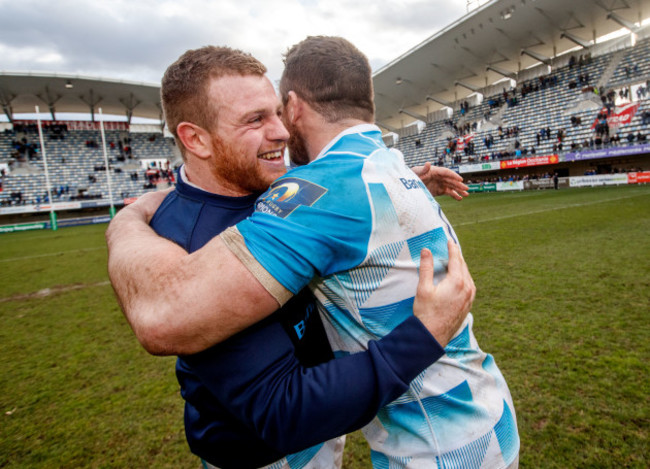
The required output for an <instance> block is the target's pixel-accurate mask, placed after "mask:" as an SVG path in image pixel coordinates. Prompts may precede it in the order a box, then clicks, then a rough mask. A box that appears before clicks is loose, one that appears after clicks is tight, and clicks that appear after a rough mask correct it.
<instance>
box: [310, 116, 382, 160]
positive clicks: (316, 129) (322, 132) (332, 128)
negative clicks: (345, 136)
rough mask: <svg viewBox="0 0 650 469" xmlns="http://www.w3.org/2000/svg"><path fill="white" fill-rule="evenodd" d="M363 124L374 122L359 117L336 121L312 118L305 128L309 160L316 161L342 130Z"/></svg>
mask: <svg viewBox="0 0 650 469" xmlns="http://www.w3.org/2000/svg"><path fill="white" fill-rule="evenodd" d="M319 117H320V116H319ZM361 124H372V123H371V122H365V121H362V120H359V119H343V120H340V121H337V122H334V123H330V122H327V121H325V120H324V119H322V118H314V119H313V120H310V121H309V123H308V125H307V126H306V128H305V140H306V144H307V152H308V154H309V160H310V161H314V160H315V159H316V157H317V156H318V155H320V153H321V151H323V149H324V148H325V147H326V146H327V145H328V144H329V143H330V142H331V141H332V140H333V139H334V138H336V136H337V135H339V134H340V133H341V132H343V131H344V130H347V129H349V128H351V127H354V126H357V125H361Z"/></svg>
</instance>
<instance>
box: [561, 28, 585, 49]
mask: <svg viewBox="0 0 650 469" xmlns="http://www.w3.org/2000/svg"><path fill="white" fill-rule="evenodd" d="M560 38H567V39H568V40H569V41H571V42H573V43H574V44H577V45H579V46H580V47H582V48H583V49H588V48H589V46H591V44H589V41H585V40H584V39H582V38H579V37H578V36H576V35H575V34H571V33H569V32H566V31H564V32H563V33H562V34H560Z"/></svg>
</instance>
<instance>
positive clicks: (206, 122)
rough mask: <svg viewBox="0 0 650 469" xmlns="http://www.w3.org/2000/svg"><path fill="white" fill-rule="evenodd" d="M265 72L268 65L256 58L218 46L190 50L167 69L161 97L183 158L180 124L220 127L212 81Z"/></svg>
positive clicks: (260, 74)
mask: <svg viewBox="0 0 650 469" xmlns="http://www.w3.org/2000/svg"><path fill="white" fill-rule="evenodd" d="M265 73H266V67H265V66H264V64H262V63H261V62H260V61H259V60H257V59H256V58H255V57H253V56H252V55H250V54H247V53H244V52H242V51H240V50H237V49H231V48H229V47H216V46H205V47H202V48H200V49H193V50H188V51H187V52H185V53H184V54H183V55H181V56H180V57H179V58H178V60H176V62H174V63H173V64H171V65H170V66H169V67H168V68H167V70H166V71H165V75H164V76H163V78H162V86H161V88H160V97H161V101H162V106H163V112H164V113H165V120H166V121H167V126H168V127H169V130H170V131H171V133H172V134H173V135H174V137H176V141H177V142H178V145H179V148H180V149H181V152H182V153H183V157H185V156H184V154H185V151H184V150H185V147H184V146H183V144H182V142H181V141H180V140H179V139H178V134H177V132H176V128H177V127H178V124H180V123H181V122H184V121H186V122H192V123H193V124H196V125H198V126H200V127H202V128H204V129H206V130H211V129H213V128H214V126H215V125H216V122H217V109H216V107H215V106H211V105H210V102H209V100H208V89H209V86H210V80H211V79H214V78H220V77H223V76H227V75H242V76H245V75H258V76H263V75H264V74H265Z"/></svg>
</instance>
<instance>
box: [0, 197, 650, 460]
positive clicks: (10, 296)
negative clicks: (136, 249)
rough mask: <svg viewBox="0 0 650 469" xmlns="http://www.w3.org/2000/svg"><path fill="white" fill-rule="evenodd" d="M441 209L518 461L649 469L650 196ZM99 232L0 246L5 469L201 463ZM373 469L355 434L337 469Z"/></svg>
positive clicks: (166, 366)
mask: <svg viewBox="0 0 650 469" xmlns="http://www.w3.org/2000/svg"><path fill="white" fill-rule="evenodd" d="M440 202H441V204H442V205H443V208H444V210H445V213H446V214H447V216H448V218H449V219H450V221H451V222H452V224H453V225H454V227H455V228H456V232H457V234H458V236H459V238H460V240H461V244H462V246H463V252H464V255H465V258H466V260H467V262H468V264H469V266H470V271H471V272H472V275H473V276H474V280H475V282H476V285H477V289H478V293H477V297H476V301H475V303H474V307H473V313H474V315H475V333H476V336H477V338H478V340H479V343H480V344H481V346H482V348H483V349H484V350H486V351H488V352H490V353H492V354H493V355H494V356H495V358H496V360H497V363H498V364H499V366H500V368H501V371H502V372H503V374H504V375H505V377H506V379H507V381H508V383H509V386H510V390H511V392H512V395H513V399H514V401H515V406H516V410H517V418H518V424H519V432H520V435H521V440H522V449H521V462H520V467H522V468H578V467H585V468H587V467H589V468H591V467H593V468H596V467H597V468H601V467H602V468H609V467H611V468H620V467H635V468H636V467H638V468H646V467H648V465H650V450H649V447H650V446H649V445H648V436H649V435H648V434H649V433H650V402H649V398H648V396H649V395H650V381H649V380H648V371H649V366H648V362H649V360H650V318H649V314H650V236H649V235H648V233H650V187H648V186H623V187H601V188H590V189H572V190H562V191H538V192H522V193H505V194H502V193H499V194H474V195H472V196H471V197H469V198H468V199H467V200H465V201H463V202H461V203H457V202H455V201H452V200H451V199H449V200H445V199H441V200H440ZM105 228H106V227H105V226H101V225H100V226H86V227H77V228H64V229H60V230H59V231H56V232H51V231H42V232H27V233H11V234H2V235H0V246H1V249H0V366H1V369H2V375H1V376H2V379H0V467H11V468H18V467H20V468H23V467H48V468H50V467H70V468H72V467H75V468H77V467H98V468H101V467H106V468H110V467H125V468H126V467H129V468H131V467H170V468H171V467H174V468H181V467H183V468H197V469H198V468H199V467H200V463H199V462H198V459H197V458H195V457H194V456H192V455H191V454H190V453H189V450H188V449H187V447H186V444H185V440H184V434H183V424H182V407H183V406H182V400H181V398H180V395H179V392H178V385H177V383H176V380H175V376H174V359H173V358H156V357H151V356H149V355H147V354H146V352H144V351H143V350H142V349H141V348H140V347H139V345H138V344H137V342H136V340H135V338H134V336H133V334H132V333H131V331H130V329H129V327H128V325H127V324H126V321H124V319H123V318H122V315H121V313H120V311H119V309H118V307H117V305H116V303H115V299H114V297H113V293H112V290H111V288H110V285H109V284H108V281H107V280H108V279H107V275H106V267H105V266H106V250H105V245H104V238H103V233H104V230H105ZM369 461H370V459H369V455H368V448H367V446H366V444H365V442H364V441H363V439H362V437H361V436H360V433H359V432H356V433H354V434H352V435H350V437H349V438H348V444H347V447H346V454H345V463H344V468H345V469H361V468H364V469H365V468H368V467H370V462H369Z"/></svg>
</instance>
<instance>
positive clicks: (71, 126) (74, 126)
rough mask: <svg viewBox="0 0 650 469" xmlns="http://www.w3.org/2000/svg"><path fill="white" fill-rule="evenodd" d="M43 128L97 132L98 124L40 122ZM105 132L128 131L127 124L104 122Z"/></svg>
mask: <svg viewBox="0 0 650 469" xmlns="http://www.w3.org/2000/svg"><path fill="white" fill-rule="evenodd" d="M13 124H14V125H36V124H37V121H35V120H24V121H18V120H17V121H14V122H13ZM41 125H42V126H43V127H50V126H53V125H60V126H62V127H67V129H68V130H99V129H100V127H99V125H100V124H99V122H92V121H41ZM104 129H105V130H129V123H128V122H104Z"/></svg>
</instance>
